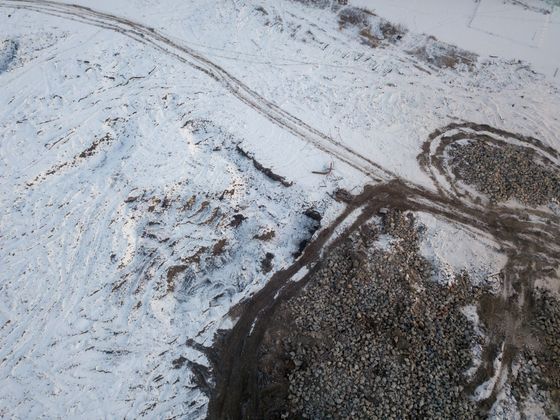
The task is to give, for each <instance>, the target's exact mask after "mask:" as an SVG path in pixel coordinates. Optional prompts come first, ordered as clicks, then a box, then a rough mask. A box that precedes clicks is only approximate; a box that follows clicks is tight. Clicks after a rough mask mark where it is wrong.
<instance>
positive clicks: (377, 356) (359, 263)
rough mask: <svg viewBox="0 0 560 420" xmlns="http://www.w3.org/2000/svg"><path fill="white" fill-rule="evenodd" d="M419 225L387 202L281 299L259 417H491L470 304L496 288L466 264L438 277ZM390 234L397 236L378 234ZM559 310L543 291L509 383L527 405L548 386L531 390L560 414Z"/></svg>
mask: <svg viewBox="0 0 560 420" xmlns="http://www.w3.org/2000/svg"><path fill="white" fill-rule="evenodd" d="M421 230H422V226H417V224H416V223H415V220H414V217H413V214H412V213H403V212H400V211H392V210H391V211H387V212H385V210H383V215H382V221H381V223H380V224H378V225H376V224H373V223H368V224H366V225H363V226H362V227H361V228H360V229H359V231H358V232H355V233H354V234H353V235H351V236H350V237H348V238H347V239H346V240H345V241H343V242H342V243H341V244H339V245H338V247H336V248H335V249H334V250H333V252H332V253H331V254H330V255H329V257H328V258H327V260H326V261H325V262H324V264H323V266H322V268H321V269H319V270H318V271H317V272H316V273H315V274H314V275H313V276H312V278H311V279H310V281H309V283H308V286H307V287H306V288H304V289H303V290H302V291H301V293H300V294H299V295H297V296H296V297H295V298H293V299H290V300H286V301H284V302H283V303H282V304H281V305H279V307H278V308H277V310H276V312H275V314H274V315H273V317H272V320H271V322H270V324H269V326H268V328H267V330H266V332H265V334H264V337H263V340H262V342H261V345H260V347H259V350H258V383H259V395H258V400H259V404H258V407H259V410H258V414H257V416H256V418H312V419H320V418H333V419H334V418H352V419H358V418H362V419H375V418H475V417H485V415H486V414H487V410H488V409H489V407H487V404H485V403H478V402H477V401H475V400H474V399H473V398H472V396H473V391H474V389H475V388H476V386H477V385H479V384H478V382H477V378H472V377H469V376H468V375H467V371H468V370H469V368H471V367H472V366H473V364H474V360H473V352H472V351H473V348H475V346H477V345H480V344H483V342H484V340H485V339H484V337H483V336H481V335H480V334H477V332H476V331H475V327H474V325H473V323H472V322H471V321H470V320H469V319H468V318H467V316H466V315H465V313H464V308H465V307H467V305H474V306H477V305H479V307H480V309H479V310H480V311H482V310H485V308H484V303H481V302H485V301H492V304H493V303H494V301H493V299H492V297H491V292H490V291H489V290H488V289H485V288H483V287H474V286H473V285H472V283H471V281H470V280H469V278H468V275H467V274H466V273H457V275H456V278H455V282H454V284H453V285H452V286H451V287H448V286H445V285H439V284H438V283H436V282H434V281H433V279H432V268H431V266H430V263H429V262H428V261H427V260H426V259H425V258H423V257H422V256H421V255H420V254H419V247H418V244H419V231H421ZM380 234H381V235H383V237H384V238H385V242H387V238H390V240H389V245H385V246H381V247H380V246H379V244H378V243H376V240H377V239H378V238H379V235H380ZM495 309H496V308H493V310H495ZM559 310H560V305H559V301H558V300H556V299H555V298H553V297H552V296H551V295H550V294H547V293H539V294H536V295H535V311H534V315H535V316H534V317H532V318H531V320H530V321H529V324H530V325H529V327H530V334H531V336H532V337H533V339H534V340H535V342H537V343H540V344H539V345H537V346H534V345H524V346H523V348H522V349H521V350H522V351H521V353H520V354H519V356H518V361H519V362H520V364H519V365H520V366H521V368H520V369H519V371H518V373H517V375H512V378H511V379H510V382H509V386H511V389H512V393H513V395H514V396H515V397H516V399H517V401H518V402H519V405H520V408H522V407H521V406H522V405H523V404H524V403H526V401H527V398H528V396H529V395H530V394H531V391H532V387H533V385H534V387H535V389H537V388H539V389H540V392H539V393H538V394H537V395H536V396H535V395H533V396H532V397H533V398H537V399H539V400H540V402H541V403H542V404H544V405H547V408H548V410H549V413H550V414H551V415H552V416H553V415H554V414H555V413H557V408H558V407H557V405H556V404H557V397H558V395H552V394H555V393H556V394H557V393H558V391H557V390H558V389H559V388H558V386H559V385H560V383H559V382H558V367H557V366H556V367H554V363H558V362H560V359H559V353H558V349H559V347H558V346H559V345H560V340H559V335H558V332H559V331H558V329H559V327H560V318H559ZM482 329H483V330H484V325H482ZM494 356H495V355H494ZM521 361H522V363H521ZM488 362H489V364H491V362H492V360H488ZM487 373H489V374H490V376H491V374H492V373H493V372H487ZM537 384H538V385H537ZM555 390H556V391H555ZM555 400H556V402H555Z"/></svg>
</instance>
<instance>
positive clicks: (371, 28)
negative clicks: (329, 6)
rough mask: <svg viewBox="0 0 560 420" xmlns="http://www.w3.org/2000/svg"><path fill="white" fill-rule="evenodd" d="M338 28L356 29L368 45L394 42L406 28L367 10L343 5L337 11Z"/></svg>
mask: <svg viewBox="0 0 560 420" xmlns="http://www.w3.org/2000/svg"><path fill="white" fill-rule="evenodd" d="M338 24H339V27H340V29H341V30H342V29H356V30H357V31H358V33H359V37H360V40H361V41H362V42H363V43H364V44H366V45H369V46H370V47H374V48H376V47H380V46H382V45H383V44H395V43H397V42H398V41H400V40H401V39H402V37H403V36H404V34H405V33H406V30H405V29H404V27H402V26H400V25H394V24H392V23H391V22H389V21H387V20H385V19H382V18H380V17H379V16H377V15H376V14H374V13H372V12H370V11H369V10H365V9H360V8H358V7H344V8H342V9H341V10H340V11H339V12H338Z"/></svg>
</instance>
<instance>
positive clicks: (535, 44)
mask: <svg viewBox="0 0 560 420" xmlns="http://www.w3.org/2000/svg"><path fill="white" fill-rule="evenodd" d="M325 1H327V0H325ZM305 3H313V2H304V1H290V0H282V1H272V0H265V1H258V2H257V1H250V0H215V1H212V2H209V1H208V0H190V1H188V2H187V1H175V0H163V1H155V0H154V1H152V0H131V1H115V0H111V1H109V0H99V1H96V2H91V1H86V0H82V1H79V4H81V5H83V6H87V7H91V8H92V9H93V11H90V10H87V9H83V8H77V7H64V6H60V5H59V4H58V3H51V2H41V1H15V0H0V105H1V108H0V109H2V111H3V112H2V113H1V114H0V261H1V263H0V267H1V270H0V384H1V387H0V417H2V418H20V419H30V418H40V417H44V418H92V419H93V418H138V417H148V418H176V417H177V418H188V419H196V418H203V417H204V416H205V413H206V408H207V402H208V396H207V395H206V394H205V393H204V392H203V390H202V389H200V387H199V386H198V383H199V382H197V380H196V378H195V376H196V375H195V373H196V372H200V371H204V369H203V368H202V369H201V368H200V366H202V367H205V366H206V367H207V366H209V363H208V360H207V359H206V357H205V356H204V354H203V353H201V352H200V351H199V349H198V346H197V345H195V344H193V342H194V343H198V344H200V345H203V346H210V345H211V344H212V340H213V337H214V334H215V333H216V332H217V331H218V329H220V328H228V327H231V325H232V323H233V322H234V321H235V320H233V319H230V318H229V317H228V316H227V313H228V311H229V309H230V308H231V307H232V306H233V305H235V304H236V303H238V302H239V301H241V300H242V299H244V298H246V297H247V296H249V295H250V294H251V293H253V292H254V291H256V290H258V289H259V288H260V287H262V286H263V285H264V284H265V283H266V281H267V279H268V278H269V277H270V275H271V273H273V272H274V271H276V270H278V269H281V268H285V267H287V266H289V265H290V264H291V263H292V262H293V260H294V254H295V255H297V253H298V249H299V248H300V247H301V245H302V242H305V241H306V240H308V239H309V238H310V237H311V235H312V234H313V232H314V231H315V230H316V228H317V226H316V221H314V220H313V219H312V218H310V217H308V216H307V215H305V214H304V213H305V211H306V210H308V209H310V208H312V209H315V210H317V211H318V212H319V213H320V214H322V215H323V220H322V224H323V225H328V224H329V222H330V221H332V220H333V219H334V218H335V217H336V216H337V215H338V214H339V212H340V211H341V210H342V208H343V205H342V204H341V203H339V202H337V201H335V200H333V198H332V194H333V192H334V191H335V190H337V189H339V188H344V189H346V190H348V191H350V192H352V193H358V192H360V191H361V190H362V188H363V186H364V185H365V184H366V183H368V182H369V183H376V182H380V181H386V180H390V179H393V178H395V177H399V178H402V179H403V180H405V181H409V182H410V183H413V184H416V185H420V186H423V187H426V188H430V189H434V185H433V184H432V181H431V180H430V178H429V177H428V176H427V175H426V173H425V172H423V171H422V170H421V168H420V166H419V164H418V162H417V159H416V157H417V155H418V154H419V153H420V149H421V145H422V143H423V142H424V141H425V140H426V139H427V137H428V135H429V134H430V133H432V132H433V131H434V130H436V129H438V128H440V127H443V126H446V125H447V124H450V123H453V122H462V121H470V122H475V123H479V124H488V125H490V126H493V127H498V128H501V129H504V130H507V131H511V132H515V133H520V134H523V135H528V136H533V137H536V138H538V139H540V140H541V141H542V142H543V143H544V144H545V145H547V146H552V147H553V148H556V149H559V148H560V138H559V137H558V133H559V132H560V119H559V118H560V95H559V92H558V84H559V83H560V74H558V73H557V72H558V67H559V66H560V48H558V39H560V7H555V6H553V5H551V4H549V3H541V2H537V1H530V2H529V1H528V0H527V4H528V6H523V5H520V4H519V3H521V2H518V1H508V2H503V1H501V0H480V1H479V2H474V1H470V0H454V1H452V2H442V1H441V0H429V1H422V2H420V1H413V0H403V1H399V2H394V1H389V0H379V1H373V0H371V1H369V0H351V1H350V2H349V3H350V5H355V6H360V7H364V8H366V9H368V10H371V11H375V12H376V13H377V14H378V15H379V16H381V17H383V18H387V19H388V20H389V21H391V22H395V23H402V25H403V28H402V29H403V32H402V35H399V37H398V39H397V38H394V39H389V36H388V35H387V34H382V35H383V36H384V40H382V41H380V45H372V43H373V41H372V39H377V36H376V33H377V32H376V31H382V24H383V21H380V20H379V18H378V17H376V16H375V17H372V16H370V15H369V14H366V17H367V19H368V22H367V23H366V24H364V23H363V22H362V23H357V24H355V23H353V22H349V21H346V22H344V21H341V20H340V18H339V15H337V14H335V13H333V12H332V10H330V9H329V8H326V9H325V8H318V7H314V6H313V5H308V4H305ZM316 3H321V2H320V1H318V2H316ZM327 3H328V1H327ZM449 3H453V5H449ZM397 4H398V6H397ZM442 4H445V5H443V6H442ZM454 5H455V6H456V7H454ZM519 22H522V26H523V30H519V27H520V24H519ZM429 35H434V36H435V37H436V38H437V39H438V40H440V41H442V42H448V43H451V44H455V45H457V46H458V47H459V48H462V49H464V50H467V51H471V52H473V53H474V54H470V53H468V55H467V56H465V52H463V51H455V50H450V49H449V48H450V47H449V46H448V45H447V44H445V43H442V42H440V41H437V40H434V39H433V38H430V37H429ZM372 37H373V38H372ZM375 42H377V41H375ZM450 51H451V52H450ZM448 54H452V55H453V54H454V55H453V57H452V62H448V61H445V60H447V57H448ZM457 56H459V58H458V59H457ZM442 57H443V58H442ZM442 60H443V62H444V64H442ZM445 63H447V64H445ZM329 168H332V170H330V169H329ZM318 172H324V174H321V173H318ZM423 222H424V223H425V224H426V225H427V226H428V230H429V229H433V232H432V233H433V234H431V235H428V236H429V239H428V241H427V242H426V244H425V247H424V249H423V251H424V252H425V254H426V255H427V256H428V257H429V258H432V259H433V260H434V261H435V262H436V263H437V264H436V265H437V266H438V267H441V270H442V272H443V271H445V267H454V268H457V269H463V268H467V269H469V270H472V271H473V272H476V273H479V274H480V275H486V274H490V273H491V272H494V271H495V270H496V269H499V267H500V265H501V264H502V261H503V255H500V254H499V253H498V252H497V251H496V250H495V249H494V248H495V247H494V246H493V244H492V243H491V241H490V240H489V239H488V238H484V240H483V241H481V242H480V244H478V245H476V244H475V245H473V246H466V245H465V246H466V247H467V248H468V250H467V251H465V255H466V257H465V259H463V260H461V258H459V257H458V256H457V252H455V253H454V252H453V251H456V249H455V248H453V244H452V242H453V239H452V238H454V237H462V238H463V237H464V238H465V239H464V241H465V242H464V243H468V241H471V240H473V239H472V238H471V237H470V236H468V234H467V233H465V232H458V230H460V228H458V227H456V226H450V225H447V224H446V223H443V222H441V221H437V220H435V219H434V218H433V217H432V216H426V217H424V218H423ZM473 252H474V254H473ZM477 252H478V253H479V254H480V255H482V254H483V256H484V258H481V259H477V258H476V256H477V255H476V253H477ZM267 254H273V257H267ZM266 261H268V263H266ZM267 264H271V266H269V265H267ZM270 269H271V270H270ZM191 340H193V341H191ZM208 380H210V381H211V378H208Z"/></svg>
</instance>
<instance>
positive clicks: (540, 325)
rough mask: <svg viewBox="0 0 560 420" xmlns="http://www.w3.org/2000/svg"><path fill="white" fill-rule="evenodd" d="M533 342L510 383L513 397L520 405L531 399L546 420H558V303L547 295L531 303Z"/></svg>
mask: <svg viewBox="0 0 560 420" xmlns="http://www.w3.org/2000/svg"><path fill="white" fill-rule="evenodd" d="M530 329H531V335H532V338H533V341H535V342H537V343H538V345H533V346H527V347H525V348H524V350H523V353H522V355H521V356H522V358H523V364H521V365H520V367H519V369H518V372H517V374H516V375H515V377H514V380H513V383H512V394H513V396H514V397H515V399H516V400H517V401H520V402H521V407H522V406H523V401H526V400H527V399H532V400H533V401H536V402H537V403H539V405H542V406H543V407H544V409H545V411H546V413H547V415H548V416H549V418H554V419H557V418H560V301H559V300H558V298H557V297H555V296H553V295H552V294H551V293H550V292H548V291H539V292H538V293H537V294H536V296H535V299H534V314H533V316H532V319H531V322H530Z"/></svg>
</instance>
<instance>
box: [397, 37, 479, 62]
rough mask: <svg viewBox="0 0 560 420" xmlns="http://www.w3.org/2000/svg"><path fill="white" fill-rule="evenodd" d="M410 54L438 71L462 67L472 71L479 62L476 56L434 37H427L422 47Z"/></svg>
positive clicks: (411, 51)
mask: <svg viewBox="0 0 560 420" xmlns="http://www.w3.org/2000/svg"><path fill="white" fill-rule="evenodd" d="M408 53H409V54H410V55H412V56H414V57H416V58H417V59H419V60H420V61H422V62H424V63H426V64H429V65H430V66H431V67H434V68H436V69H447V68H451V69H457V68H461V67H462V68H465V69H467V70H472V69H473V68H474V66H475V64H476V62H477V60H478V56H477V55H476V54H474V53H472V52H469V51H465V50H463V49H461V48H459V47H456V46H454V45H450V44H446V43H444V42H441V41H438V40H437V39H436V38H435V37H433V36H429V37H427V38H426V39H425V40H424V42H423V43H422V44H421V45H419V46H418V47H416V48H414V49H412V50H410V51H408Z"/></svg>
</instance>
